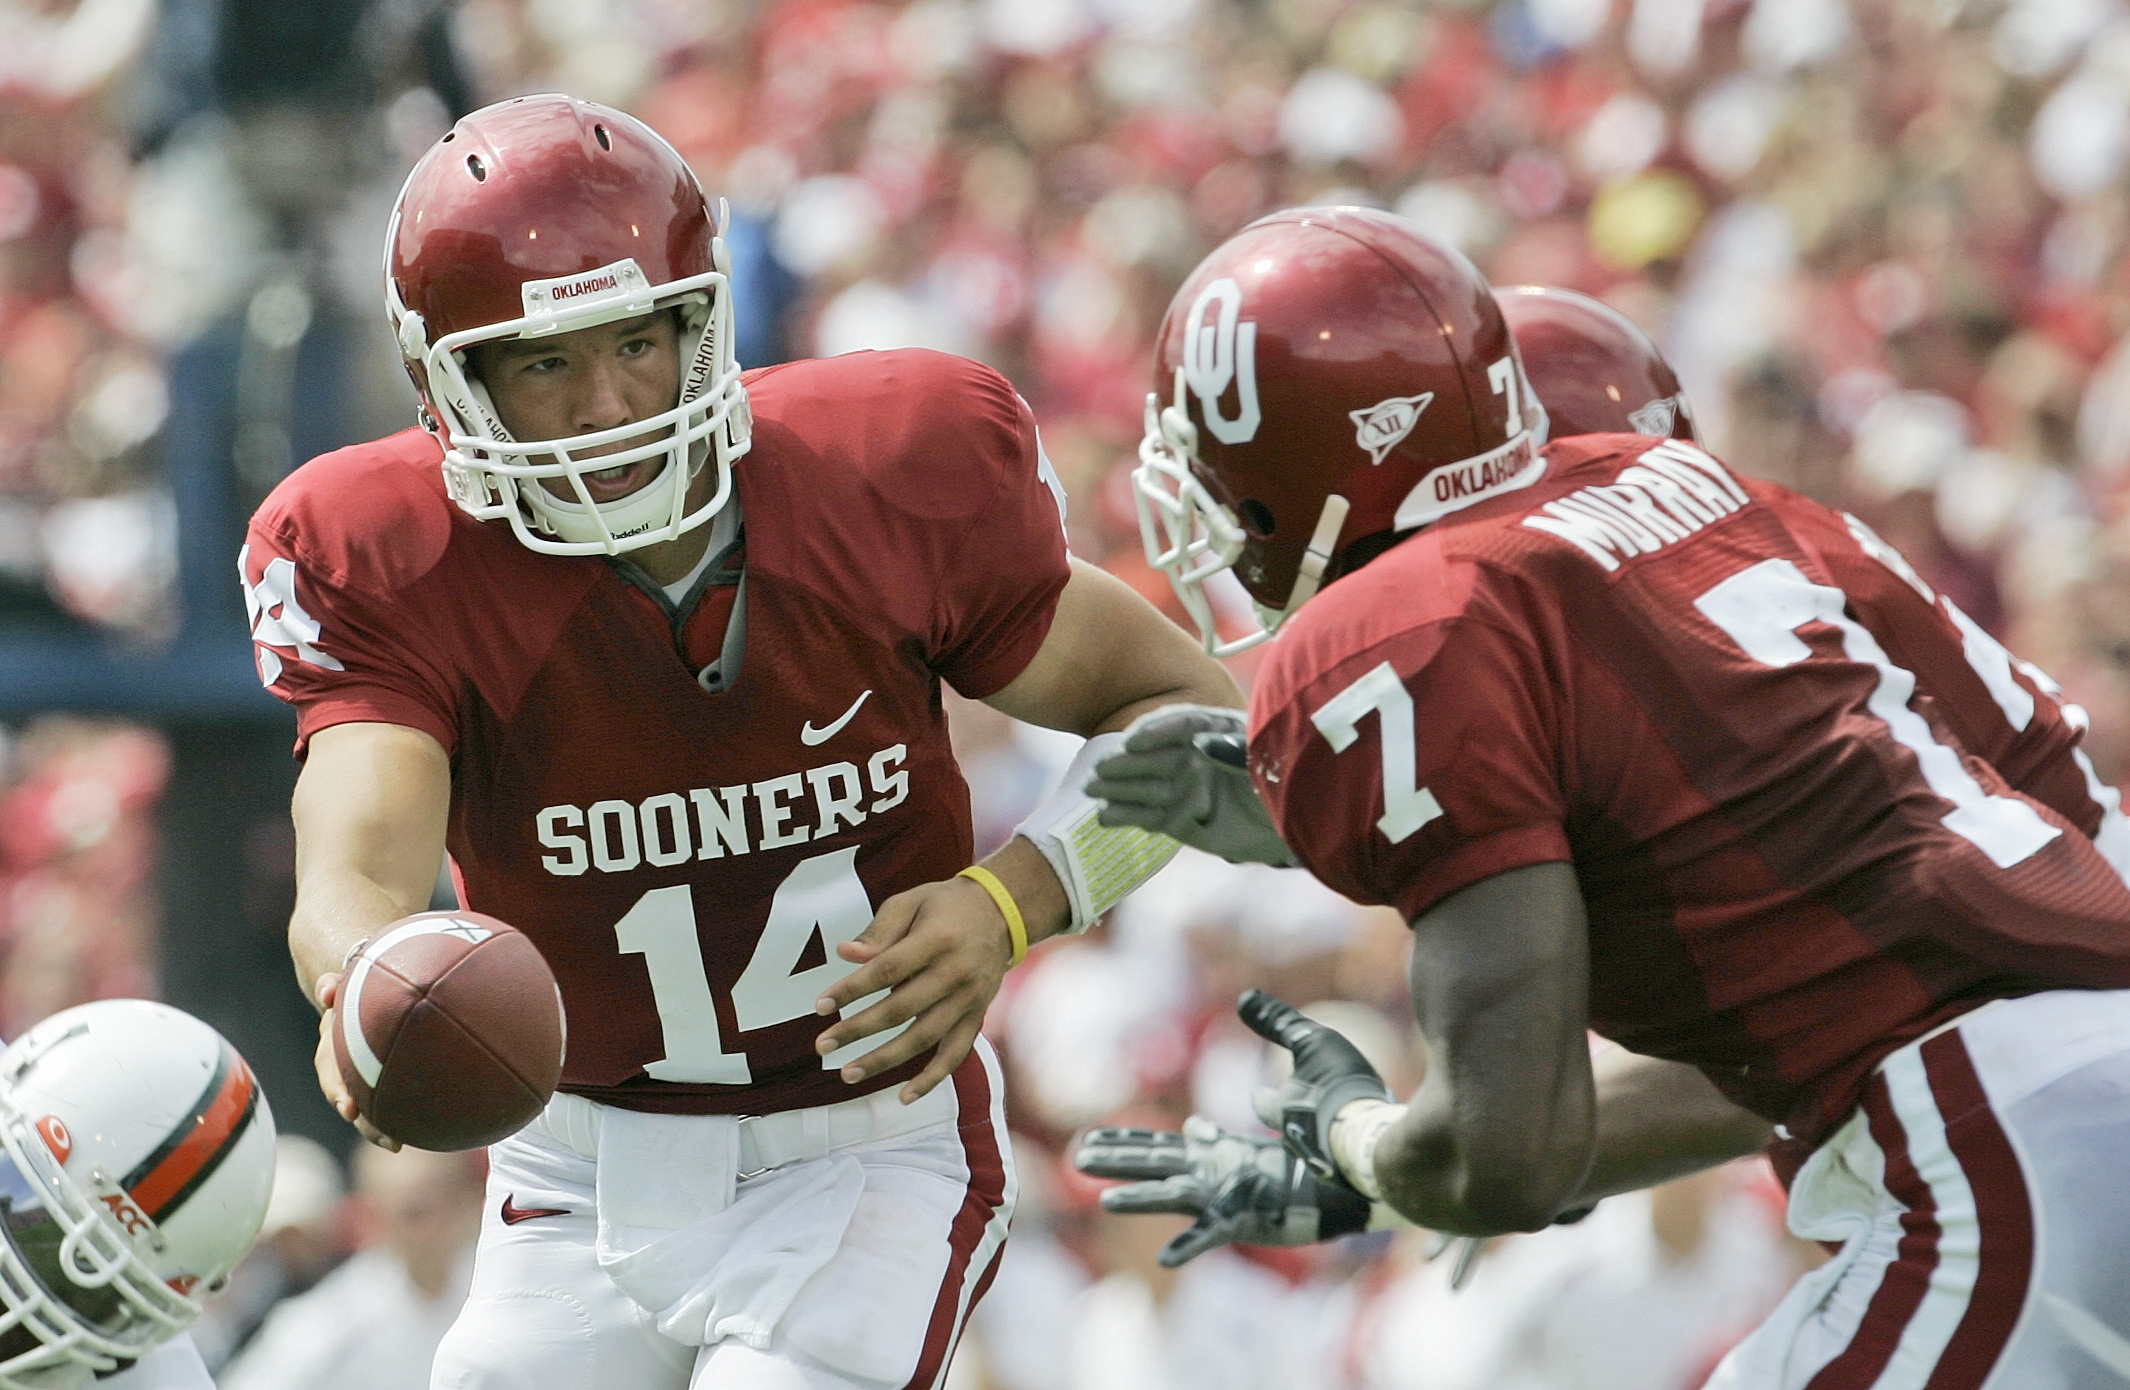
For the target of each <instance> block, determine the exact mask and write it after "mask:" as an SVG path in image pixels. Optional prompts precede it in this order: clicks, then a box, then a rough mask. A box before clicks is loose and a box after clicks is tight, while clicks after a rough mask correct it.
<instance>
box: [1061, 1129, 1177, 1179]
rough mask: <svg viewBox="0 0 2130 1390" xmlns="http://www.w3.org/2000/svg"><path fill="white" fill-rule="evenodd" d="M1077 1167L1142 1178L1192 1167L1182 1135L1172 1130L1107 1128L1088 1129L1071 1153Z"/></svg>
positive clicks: (1095, 1174)
mask: <svg viewBox="0 0 2130 1390" xmlns="http://www.w3.org/2000/svg"><path fill="white" fill-rule="evenodd" d="M1072 1163H1073V1166H1074V1167H1075V1168H1078V1169H1079V1170H1080V1171H1081V1172H1083V1173H1086V1174H1087V1175H1089V1176H1090V1177H1097V1178H1123V1179H1126V1180H1127V1181H1133V1182H1136V1181H1139V1180H1141V1179H1145V1178H1166V1177H1172V1176H1174V1175H1176V1174H1178V1173H1186V1172H1189V1171H1190V1167H1191V1162H1190V1156H1189V1154H1188V1153H1187V1152H1186V1150H1185V1148H1184V1142H1183V1136H1182V1135H1180V1134H1177V1133H1175V1132H1174V1131H1170V1130H1151V1129H1120V1128H1114V1127H1111V1128H1104V1129H1095V1130H1089V1131H1088V1133H1087V1135H1086V1137H1085V1138H1083V1139H1082V1140H1081V1141H1080V1147H1079V1150H1078V1152H1076V1153H1074V1154H1073V1156H1072Z"/></svg>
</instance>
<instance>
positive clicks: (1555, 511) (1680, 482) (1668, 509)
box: [1524, 439, 1753, 570]
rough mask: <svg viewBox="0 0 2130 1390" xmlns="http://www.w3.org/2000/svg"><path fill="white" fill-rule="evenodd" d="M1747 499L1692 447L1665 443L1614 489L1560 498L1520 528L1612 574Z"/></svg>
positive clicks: (1603, 486) (1596, 487)
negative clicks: (1554, 540)
mask: <svg viewBox="0 0 2130 1390" xmlns="http://www.w3.org/2000/svg"><path fill="white" fill-rule="evenodd" d="M1752 500H1753V499H1752V498H1751V497H1749V496H1747V495H1746V491H1745V489H1744V488H1742V487H1740V486H1738V483H1737V480H1736V479H1734V478H1732V477H1731V475H1730V474H1729V473H1727V472H1725V471H1724V467H1723V465H1722V464H1720V463H1718V462H1716V460H1714V459H1712V458H1710V457H1709V456H1708V455H1707V454H1704V453H1702V452H1701V451H1700V450H1699V449H1696V448H1695V447H1694V446H1693V445H1691V444H1687V443H1683V442H1681V441H1679V440H1676V439H1667V440H1666V441H1664V442H1663V443H1662V444H1659V445H1658V446H1657V447H1656V448H1654V449H1651V450H1649V451H1648V452H1647V453H1645V454H1643V455H1642V456H1641V457H1640V458H1639V459H1637V460H1636V461H1635V462H1634V463H1633V464H1631V465H1629V466H1628V467H1626V468H1623V469H1621V470H1620V474H1619V476H1618V477H1617V478H1615V479H1614V480H1613V481H1612V482H1610V483H1597V484H1593V485H1592V486H1589V487H1580V488H1577V489H1576V490H1575V491H1573V492H1571V493H1569V494H1567V495H1566V496H1565V497H1557V498H1555V499H1554V500H1552V501H1551V502H1548V503H1546V504H1545V505H1544V506H1542V507H1540V508H1539V509H1538V510H1537V511H1536V512H1534V513H1533V514H1532V515H1530V516H1527V517H1525V518H1524V525H1526V526H1528V527H1530V528H1531V529H1532V530H1534V531H1545V532H1548V533H1549V534H1552V535H1555V536H1559V537H1560V538H1561V539H1562V540H1564V541H1567V542H1569V543H1570V544H1572V545H1574V546H1575V547H1576V548H1578V549H1580V550H1581V551H1582V552H1583V553H1584V554H1586V555H1588V556H1589V557H1590V558H1591V559H1593V560H1595V561H1597V562H1598V563H1599V564H1600V565H1603V566H1604V567H1605V568H1606V569H1607V570H1616V569H1618V568H1619V567H1620V561H1621V560H1622V559H1623V558H1632V557H1634V556H1636V555H1653V554H1655V553H1656V552H1657V551H1659V550H1662V549H1663V548H1664V547H1666V546H1668V545H1670V544H1672V543H1673V542H1675V541H1682V540H1685V539H1686V538H1687V537H1688V536H1691V535H1692V534H1694V532H1696V531H1699V530H1700V529H1701V528H1702V527H1704V526H1706V525H1708V524H1709V523H1710V522H1712V521H1721V520H1722V519H1723V518H1724V517H1727V516H1729V515H1730V514H1731V513H1733V512H1735V511H1737V510H1738V509H1739V508H1740V507H1743V506H1744V505H1746V503H1748V502H1750V501H1752Z"/></svg>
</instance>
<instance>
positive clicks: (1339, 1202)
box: [1072, 1115, 1369, 1269]
mask: <svg viewBox="0 0 2130 1390" xmlns="http://www.w3.org/2000/svg"><path fill="white" fill-rule="evenodd" d="M1072 1162H1073V1166H1074V1167H1076V1168H1078V1169H1079V1170H1080V1171H1081V1172H1083V1173H1086V1174H1088V1175H1090V1176H1092V1177H1097V1178H1123V1179H1126V1180H1127V1181H1128V1182H1129V1184H1130V1185H1129V1186H1126V1187H1113V1188H1111V1189H1109V1190H1108V1191H1107V1192H1104V1193H1103V1194H1102V1209H1103V1210H1104V1211H1114V1212H1138V1213H1179V1214H1181V1215H1184V1216H1193V1217H1196V1218H1197V1220H1196V1221H1194V1222H1193V1223H1192V1224H1191V1227H1190V1229H1189V1230H1187V1231H1185V1232H1184V1233H1183V1234H1182V1235H1179V1236H1177V1237H1176V1238H1175V1239H1174V1240H1172V1241H1170V1242H1169V1243H1168V1244H1167V1245H1166V1246H1164V1247H1163V1248H1162V1251H1161V1256H1160V1258H1161V1263H1162V1265H1163V1266H1165V1267H1167V1268H1169V1269H1174V1268H1175V1267H1176V1266H1177V1265H1180V1264H1182V1263H1183V1262H1184V1261H1185V1260H1188V1259H1191V1258H1192V1257H1193V1256H1196V1255H1202V1254H1204V1253H1205V1252H1206V1251H1208V1250H1211V1249H1212V1248H1213V1247H1214V1246H1216V1245H1227V1244H1229V1243H1231V1242H1235V1243H1240V1244H1243V1245H1307V1244H1310V1243H1311V1242H1313V1241H1319V1240H1329V1239H1331V1238H1332V1237H1333V1236H1343V1235H1351V1234H1352V1233H1353V1232H1355V1231H1359V1230H1364V1229H1366V1228H1367V1226H1368V1216H1369V1202H1368V1199H1367V1198H1366V1197H1363V1196H1362V1195H1361V1194H1360V1193H1358V1192H1356V1191H1354V1190H1353V1189H1352V1188H1350V1187H1348V1186H1347V1185H1346V1184H1345V1183H1343V1182H1340V1181H1339V1180H1337V1179H1336V1178H1334V1179H1331V1180H1329V1181H1321V1180H1319V1179H1318V1178H1317V1177H1315V1176H1314V1175H1313V1174H1311V1173H1310V1172H1309V1170H1308V1169H1307V1168H1306V1167H1305V1166H1303V1164H1302V1161H1301V1160H1300V1159H1298V1158H1296V1157H1295V1156H1294V1155H1293V1154H1291V1153H1289V1152H1287V1149H1286V1147H1285V1146H1284V1145H1283V1144H1281V1143H1280V1141H1279V1140H1277V1139H1269V1138H1260V1137H1258V1136H1255V1135H1249V1134H1230V1133H1228V1132H1227V1131H1226V1130H1224V1129H1222V1128H1221V1127H1220V1126H1219V1125H1216V1124H1214V1123H1213V1122H1212V1121H1211V1120H1208V1119H1205V1118H1203V1117H1201V1116H1198V1115H1193V1116H1192V1117H1191V1118H1190V1119H1188V1120H1185V1121H1184V1122H1183V1133H1181V1134H1177V1133H1174V1132H1171V1131H1162V1130H1152V1129H1097V1130H1093V1131H1090V1132H1089V1133H1088V1135H1087V1137H1086V1138H1084V1139H1082V1140H1081V1141H1080V1149H1079V1152H1078V1153H1075V1154H1074V1155H1073V1158H1072Z"/></svg>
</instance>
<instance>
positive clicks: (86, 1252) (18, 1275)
mask: <svg viewBox="0 0 2130 1390" xmlns="http://www.w3.org/2000/svg"><path fill="white" fill-rule="evenodd" d="M273 1177H274V1120H273V1112H272V1111H271V1110H269V1109H268V1108H267V1104H266V1097H265V1096H264V1095H263V1094H261V1092H260V1090H259V1086H258V1083H257V1081H255V1080H254V1079H253V1077H252V1073H251V1068H250V1067H248V1066H246V1065H245V1063H244V1059H243V1058H242V1057H240V1056H238V1055H237V1051H236V1049H235V1048H233V1047H231V1046H230V1045H229V1044H228V1042H226V1041H225V1040H224V1039H223V1037H222V1035H221V1034H219V1033H217V1032H215V1030H214V1029H212V1028H210V1027H208V1026H207V1025H206V1024H204V1023H202V1022H200V1021H199V1020H198V1019H196V1018H194V1017H192V1016H191V1015H190V1014H186V1013H182V1012H180V1011H179V1010H177V1009H173V1008H170V1007H169V1006H167V1005H164V1004H153V1003H149V1002H148V1001H146V1000H141V999H109V1000H104V1001H102V1002H99V1003H95V1004H84V1005H82V1006H81V1007H79V1008H73V1009H67V1010H65V1011H63V1012H61V1013H57V1014H54V1015H52V1016H51V1017H50V1018H48V1019H46V1020H44V1022H42V1023H40V1024H38V1025H37V1026H36V1027H34V1028H32V1029H31V1030H30V1031H29V1032H28V1033H26V1034H24V1035H23V1036H22V1037H21V1038H19V1039H17V1040H16V1041H15V1043H14V1045H13V1046H11V1047H9V1048H8V1049H7V1051H6V1052H5V1053H0V1390H17V1388H18V1387H19V1390H31V1388H32V1387H35V1390H48V1387H55V1386H60V1387H63V1386H71V1385H74V1384H77V1383H79V1384H86V1383H87V1381H88V1380H89V1378H90V1377H91V1376H92V1375H95V1374H97V1373H102V1372H108V1371H110V1370H113V1369H115V1368H118V1367H122V1366H124V1365H126V1364H127V1363H129V1362H131V1361H134V1360H136V1359H138V1358H139V1357H140V1356H141V1355H142V1353H144V1352H146V1351H148V1350H149V1349H150V1348H152V1347H154V1346H155V1345H156V1344H157V1343H159V1342H162V1341H165V1340H167V1339H168V1338H170V1337H172V1336H175V1335H176V1334H177V1333H179V1332H180V1331H183V1330H184V1328H185V1327H186V1326H187V1325H188V1324H190V1323H191V1322H192V1321H193V1319H194V1318H196V1317H198V1316H199V1314H200V1300H201V1298H202V1297H203V1296H204V1295H205V1294H207V1293H209V1292H210V1291H212V1290H213V1289H216V1288H218V1287H220V1286H221V1284H222V1282H223V1281H224V1280H225V1279H227V1278H228V1275H229V1271H230V1270H231V1269H232V1268H233V1267H234V1266H235V1265H236V1263H237V1261H238V1260H239V1259H241V1258H243V1256H244V1252H245V1251H246V1250H248V1249H249V1248H250V1247H251V1243H252V1240H253V1238H254V1237H256V1236H257V1235H258V1232H259V1224H260V1222H261V1221H263V1220H264V1219H265V1216H266V1199H267V1195H268V1193H269V1191H270V1190H271V1188H272V1186H273Z"/></svg>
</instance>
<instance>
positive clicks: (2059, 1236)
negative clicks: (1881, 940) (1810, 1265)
mask: <svg viewBox="0 0 2130 1390" xmlns="http://www.w3.org/2000/svg"><path fill="white" fill-rule="evenodd" d="M1789 1225H1790V1230H1791V1231H1792V1232H1793V1233H1794V1234H1796V1235H1798V1236H1799V1237H1802V1238H1804V1239H1807V1240H1818V1241H1828V1242H1836V1241H1838V1242H1840V1243H1841V1252H1840V1253H1839V1254H1837V1255H1836V1256H1835V1257H1834V1258H1833V1259H1832V1260H1831V1261H1829V1262H1828V1263H1827V1264H1825V1265H1823V1266H1821V1267H1820V1268H1819V1269H1816V1270H1814V1271H1813V1272H1811V1273H1810V1274H1807V1275H1806V1276H1805V1277H1804V1278H1803V1279H1802V1280H1800V1281H1799V1282H1798V1284H1797V1286H1796V1287H1795V1288H1793V1289H1792V1290H1791V1291H1790V1293H1789V1295H1788V1297H1786V1298H1785V1299H1784V1300H1783V1302H1782V1304H1781V1305H1780V1306H1779V1307H1777V1308H1776V1310H1775V1312H1774V1313H1772V1314H1770V1315H1769V1317H1768V1319H1767V1321H1766V1322H1764V1323H1763V1324H1762V1325H1761V1326H1760V1327H1759V1329H1758V1330H1756V1331H1755V1332H1754V1333H1753V1334H1752V1335H1751V1336H1750V1337H1748V1338H1747V1339H1746V1340H1745V1341H1744V1342H1743V1343H1741V1344H1740V1345H1739V1346H1738V1348H1737V1349H1736V1350H1734V1351H1733V1352H1732V1353H1731V1355H1730V1356H1729V1357H1727V1358H1726V1359H1725V1360H1724V1362H1723V1364H1722V1365H1721V1366H1719V1367H1718V1368H1717V1370H1716V1373H1715V1375H1714V1376H1713V1377H1712V1378H1711V1379H1710V1380H1709V1382H1708V1390H2124V1387H2126V1386H2130V991H2113V992H2101V991H2072V990H2059V991H2052V992H2050V993H2047V994H2035V995H2029V996H2027V997H2025V998H2022V999H2008V1000H2003V1001H2000V1002H1998V1003H1994V1004H1990V1005H1987V1006H1985V1007H1983V1008H1981V1009H1978V1010H1976V1011H1975V1012H1973V1013H1970V1014H1968V1015H1966V1016H1965V1017H1963V1018H1961V1019H1960V1020H1958V1021H1957V1022H1956V1023H1955V1024H1953V1025H1951V1026H1950V1027H1947V1028H1945V1029H1941V1030H1940V1031H1938V1032H1937V1033H1936V1034H1933V1035H1931V1036H1929V1037H1925V1038H1923V1039H1920V1040H1918V1041H1916V1042H1914V1043H1911V1044H1909V1045H1908V1046H1907V1047H1904V1048H1902V1049H1901V1050H1900V1051H1898V1052H1895V1053H1893V1054H1892V1055H1891V1056H1889V1057H1888V1058H1887V1059H1886V1060H1885V1062H1883V1063H1882V1064H1881V1065H1880V1067H1879V1069H1878V1071H1877V1073H1876V1074H1875V1075H1874V1076H1873V1077H1872V1079H1871V1083H1870V1086H1869V1089H1868V1090H1867V1091H1866V1092H1865V1095H1864V1103H1863V1105H1862V1106H1861V1107H1860V1109H1859V1111H1858V1113H1857V1114H1855V1115H1853V1116H1851V1117H1850V1118H1849V1120H1848V1122H1847V1123H1845V1124H1844V1125H1843V1126H1842V1127H1841V1128H1840V1129H1838V1130H1836V1131H1835V1133H1834V1134H1833V1136H1832V1137H1831V1138H1829V1139H1828V1140H1827V1142H1826V1143H1825V1144H1824V1145H1822V1146H1821V1147H1820V1148H1819V1150H1818V1151H1817V1152H1815V1153H1814V1154H1813V1155H1812V1157H1811V1158H1810V1159H1808V1160H1807V1161H1806V1163H1805V1165H1804V1167H1803V1168H1802V1169H1800V1170H1799V1172H1798V1174H1797V1177H1796V1180H1795V1181H1794V1182H1793V1183H1792V1184H1791V1187H1790V1206H1789Z"/></svg>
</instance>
